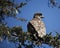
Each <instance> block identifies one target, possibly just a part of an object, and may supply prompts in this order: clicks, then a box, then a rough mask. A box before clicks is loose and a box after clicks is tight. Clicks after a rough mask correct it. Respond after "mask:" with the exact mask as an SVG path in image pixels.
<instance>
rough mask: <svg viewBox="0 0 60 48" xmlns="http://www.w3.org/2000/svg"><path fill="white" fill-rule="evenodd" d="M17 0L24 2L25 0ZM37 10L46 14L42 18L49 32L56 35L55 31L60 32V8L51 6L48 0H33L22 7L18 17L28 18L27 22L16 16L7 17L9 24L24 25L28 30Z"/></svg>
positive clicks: (25, 29) (24, 28) (11, 25)
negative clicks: (28, 25) (19, 19)
mask: <svg viewBox="0 0 60 48" xmlns="http://www.w3.org/2000/svg"><path fill="white" fill-rule="evenodd" d="M17 1H18V2H22V1H24V0H17ZM15 2H16V1H15ZM18 2H17V3H18ZM57 2H58V3H59V2H60V0H57ZM36 12H41V13H42V14H43V15H44V17H45V18H44V19H42V20H43V21H44V23H45V25H46V30H47V33H49V32H53V35H55V31H57V32H59V33H60V9H58V8H57V7H54V8H51V7H50V8H49V7H48V0H31V1H30V2H28V4H27V5H26V6H24V7H23V8H22V9H21V13H20V14H18V15H17V17H21V18H25V19H27V22H21V21H18V20H16V19H14V18H7V19H6V22H7V25H8V26H10V27H13V26H22V28H23V30H24V31H27V23H28V22H29V21H30V20H31V19H32V18H33V15H34V13H36ZM12 48H13V47H12Z"/></svg>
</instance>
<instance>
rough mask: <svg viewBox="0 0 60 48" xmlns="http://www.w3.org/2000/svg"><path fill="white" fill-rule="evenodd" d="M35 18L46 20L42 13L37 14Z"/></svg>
mask: <svg viewBox="0 0 60 48" xmlns="http://www.w3.org/2000/svg"><path fill="white" fill-rule="evenodd" d="M33 18H38V19H40V18H44V16H43V15H42V13H35V14H34V17H33Z"/></svg>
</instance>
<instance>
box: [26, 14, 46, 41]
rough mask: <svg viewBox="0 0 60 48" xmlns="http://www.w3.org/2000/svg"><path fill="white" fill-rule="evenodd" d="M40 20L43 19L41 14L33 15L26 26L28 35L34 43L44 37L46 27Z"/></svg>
mask: <svg viewBox="0 0 60 48" xmlns="http://www.w3.org/2000/svg"><path fill="white" fill-rule="evenodd" d="M42 18H44V16H43V15H42V13H35V14H34V16H33V19H32V20H30V21H29V22H28V24H27V30H28V32H29V33H30V37H32V39H33V40H35V41H37V40H43V39H42V38H43V37H44V36H45V35H46V27H45V24H44V22H43V21H42Z"/></svg>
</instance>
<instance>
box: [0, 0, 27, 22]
mask: <svg viewBox="0 0 60 48" xmlns="http://www.w3.org/2000/svg"><path fill="white" fill-rule="evenodd" d="M26 4H27V2H21V3H19V4H16V3H15V2H14V0H13V2H11V1H10V0H0V22H2V20H4V19H5V17H13V18H15V19H17V20H21V21H26V20H25V19H23V18H17V17H16V15H17V14H18V13H19V12H20V10H19V9H20V8H22V7H23V6H24V5H26Z"/></svg>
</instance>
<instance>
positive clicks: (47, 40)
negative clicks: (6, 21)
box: [0, 25, 60, 48]
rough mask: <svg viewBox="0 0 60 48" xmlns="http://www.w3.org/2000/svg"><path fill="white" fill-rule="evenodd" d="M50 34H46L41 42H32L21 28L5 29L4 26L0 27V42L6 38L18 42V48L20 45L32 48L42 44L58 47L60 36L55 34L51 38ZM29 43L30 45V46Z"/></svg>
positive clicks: (59, 45)
mask: <svg viewBox="0 0 60 48" xmlns="http://www.w3.org/2000/svg"><path fill="white" fill-rule="evenodd" d="M51 34H52V32H51V33H49V34H46V36H44V37H43V38H42V39H43V41H34V40H33V39H32V38H31V37H30V34H29V33H28V32H23V30H22V28H21V26H19V27H18V26H17V27H16V26H15V27H13V28H9V27H6V26H5V25H0V38H1V39H2V41H3V40H4V39H6V38H8V40H9V41H10V42H14V43H15V42H19V43H18V45H19V46H18V48H20V47H21V45H23V46H25V47H29V48H31V47H33V46H35V45H36V46H40V45H42V44H48V45H50V46H53V47H58V48H59V47H60V34H59V33H57V32H56V35H55V36H52V35H51ZM1 39H0V40H1ZM26 41H28V44H29V45H28V44H25V42H26ZM30 43H31V44H30Z"/></svg>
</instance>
